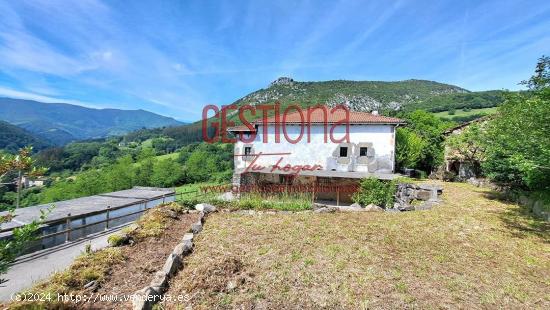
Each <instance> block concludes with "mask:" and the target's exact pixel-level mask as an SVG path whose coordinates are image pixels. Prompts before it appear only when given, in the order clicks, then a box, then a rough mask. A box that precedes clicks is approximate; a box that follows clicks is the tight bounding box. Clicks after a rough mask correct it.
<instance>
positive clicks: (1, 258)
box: [0, 207, 53, 285]
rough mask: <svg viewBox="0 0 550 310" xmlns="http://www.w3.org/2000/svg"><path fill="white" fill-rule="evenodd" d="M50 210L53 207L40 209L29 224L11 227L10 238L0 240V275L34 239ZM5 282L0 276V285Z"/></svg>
mask: <svg viewBox="0 0 550 310" xmlns="http://www.w3.org/2000/svg"><path fill="white" fill-rule="evenodd" d="M52 210H53V207H50V208H48V209H45V210H44V209H42V210H40V217H39V218H38V219H36V220H34V221H33V222H32V223H30V224H27V225H24V226H21V227H17V228H15V229H13V231H12V233H13V235H12V237H11V238H10V239H3V240H0V276H1V275H3V274H5V273H6V272H7V271H8V268H9V265H10V264H11V263H12V262H13V261H14V260H15V258H16V257H17V256H18V255H19V254H21V252H23V251H24V250H25V249H26V248H27V246H28V244H29V242H31V241H33V240H35V238H36V233H37V232H38V230H39V229H40V225H42V223H43V222H44V221H45V220H46V217H47V216H48V215H49V214H50V212H51V211H52ZM9 217H13V214H10V215H9ZM3 221H4V219H1V220H0V223H1V222H3ZM5 282H7V280H6V279H2V278H0V285H1V284H3V283H5Z"/></svg>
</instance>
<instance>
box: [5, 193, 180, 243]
mask: <svg viewBox="0 0 550 310" xmlns="http://www.w3.org/2000/svg"><path fill="white" fill-rule="evenodd" d="M175 195H176V194H175V193H172V194H165V195H162V196H158V197H155V198H149V199H143V200H140V201H138V202H134V203H129V204H125V205H121V206H116V207H111V206H108V207H107V208H106V209H103V210H97V211H93V212H89V213H85V214H79V215H71V214H70V213H68V214H67V216H66V217H64V218H62V219H56V220H51V221H47V222H45V223H44V224H42V225H41V227H40V229H41V232H42V233H43V234H41V235H39V236H37V237H36V239H35V241H34V242H33V245H32V246H29V248H28V249H27V251H26V253H30V252H33V251H35V250H38V249H45V248H49V247H52V246H55V245H59V244H62V243H63V242H69V241H74V240H78V239H80V238H82V237H85V236H88V235H91V234H95V233H99V232H102V231H106V230H109V229H112V228H114V227H115V226H120V225H124V224H127V223H130V222H132V221H134V220H135V218H132V219H130V217H132V216H137V215H139V214H142V213H144V212H145V211H147V210H149V209H151V208H153V207H155V206H157V205H159V204H161V203H165V202H167V201H173V200H175V198H176V197H175ZM169 198H174V199H173V200H170V199H169ZM155 201H156V202H158V203H155V204H154V205H151V204H150V203H151V202H155ZM148 203H149V204H150V206H147V204H148ZM142 206H143V207H142ZM132 207H137V208H139V210H136V211H131V212H128V213H122V214H118V215H115V216H113V213H115V212H116V211H119V210H120V211H123V209H125V208H132ZM120 211H119V212H120ZM93 217H100V218H102V219H97V220H93V222H91V223H86V221H87V219H89V218H93ZM124 218H129V220H128V221H122V223H119V224H118V225H114V226H113V223H116V222H117V221H118V222H121V221H120V220H121V219H124ZM136 218H137V217H136ZM79 220H80V221H81V222H82V224H80V225H74V222H75V221H79ZM101 224H103V225H104V226H103V229H102V228H101V227H98V228H97V229H91V231H90V232H85V231H84V232H83V233H81V236H79V237H77V238H73V237H74V235H75V232H76V231H83V230H84V229H86V228H90V227H92V226H98V225H101ZM59 228H61V230H59V231H55V232H52V233H45V234H44V232H47V231H48V230H52V229H54V230H57V229H59ZM4 231H10V229H5V230H4ZM61 235H65V238H63V239H61V240H59V239H56V237H58V236H61ZM48 239H50V240H49V241H50V242H46V241H48ZM48 243H51V244H48Z"/></svg>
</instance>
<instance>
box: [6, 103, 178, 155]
mask: <svg viewBox="0 0 550 310" xmlns="http://www.w3.org/2000/svg"><path fill="white" fill-rule="evenodd" d="M0 115H1V118H2V120H4V121H7V122H9V123H12V124H20V127H23V128H25V129H26V130H28V131H30V132H32V133H34V134H36V135H39V136H42V137H44V138H46V139H48V140H50V141H52V142H53V143H55V144H59V145H63V144H66V143H68V142H71V141H74V140H83V139H92V138H101V137H107V136H111V135H122V134H124V133H126V132H129V131H132V130H137V129H140V128H155V127H164V126H174V125H181V123H180V122H178V121H176V120H174V119H173V118H169V117H165V116H160V115H157V114H154V113H151V112H147V111H143V110H134V111H126V110H117V109H102V110H98V109H90V108H85V107H81V106H76V105H70V104H64V103H44V102H37V101H32V100H22V99H10V98H0Z"/></svg>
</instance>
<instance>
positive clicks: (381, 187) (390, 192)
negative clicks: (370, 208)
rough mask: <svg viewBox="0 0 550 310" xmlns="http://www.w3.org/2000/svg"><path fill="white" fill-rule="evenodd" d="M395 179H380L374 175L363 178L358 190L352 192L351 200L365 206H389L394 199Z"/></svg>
mask: <svg viewBox="0 0 550 310" xmlns="http://www.w3.org/2000/svg"><path fill="white" fill-rule="evenodd" d="M396 185H397V181H396V180H393V181H382V180H379V179H377V178H375V177H370V178H366V179H363V180H362V181H361V184H360V186H359V191H358V192H356V193H355V194H353V197H352V199H353V201H354V202H356V203H358V204H360V205H362V206H366V205H369V204H375V205H377V206H381V207H386V208H391V207H392V206H393V203H394V201H395V192H396V189H397V188H396Z"/></svg>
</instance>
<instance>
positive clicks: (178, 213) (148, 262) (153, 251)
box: [9, 203, 198, 309]
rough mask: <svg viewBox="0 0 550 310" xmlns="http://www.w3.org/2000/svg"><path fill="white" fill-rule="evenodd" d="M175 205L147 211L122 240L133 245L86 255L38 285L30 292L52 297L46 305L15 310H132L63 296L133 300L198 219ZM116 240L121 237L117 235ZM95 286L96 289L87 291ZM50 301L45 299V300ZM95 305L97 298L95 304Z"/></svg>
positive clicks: (21, 306)
mask: <svg viewBox="0 0 550 310" xmlns="http://www.w3.org/2000/svg"><path fill="white" fill-rule="evenodd" d="M182 212H183V209H182V208H181V207H180V206H179V205H178V204H176V203H171V204H167V205H164V206H159V207H156V208H154V209H151V210H149V211H147V212H146V213H145V214H144V215H143V216H142V217H141V218H140V219H139V220H138V221H137V222H136V224H137V225H134V228H133V229H124V230H123V232H121V233H119V234H118V235H124V236H126V237H124V238H128V236H130V238H131V240H132V242H131V244H126V245H122V243H120V244H119V246H117V247H109V248H105V249H102V250H99V251H97V252H92V253H84V254H83V255H82V256H80V257H79V258H77V259H76V260H75V261H74V262H73V264H72V265H71V266H70V267H69V268H67V269H66V270H64V271H62V272H58V273H55V274H53V275H52V276H51V277H50V278H49V279H48V280H46V281H44V282H42V283H40V284H38V285H36V286H35V287H33V288H32V289H30V290H29V291H28V292H26V293H31V294H38V295H37V296H45V297H49V298H48V299H49V300H47V299H46V301H45V302H33V303H31V302H20V303H12V304H10V305H9V307H10V309H81V308H86V309H128V308H131V304H130V302H127V303H123V302H117V301H101V302H95V303H92V302H88V303H87V302H83V301H81V302H79V303H74V302H63V301H62V300H61V301H58V298H57V297H58V294H61V295H65V294H66V295H70V294H72V295H79V296H85V295H86V296H90V295H91V294H95V295H94V296H98V295H110V296H113V295H117V296H129V295H131V294H133V293H134V292H135V291H137V290H138V289H141V288H143V287H144V286H146V285H148V284H149V282H150V281H151V279H152V275H153V274H154V273H155V272H156V271H158V270H160V269H161V268H162V266H163V264H164V262H165V260H166V257H167V256H168V255H169V254H170V253H171V252H172V250H173V249H174V247H175V246H176V244H178V243H179V242H181V238H182V237H183V235H184V234H185V233H186V232H187V231H188V230H189V229H190V227H191V225H192V223H194V222H196V221H197V220H198V214H182ZM114 236H117V235H114ZM92 281H95V284H93V285H91V286H90V287H86V288H85V286H86V285H87V284H88V285H90V283H91V282H92ZM42 299H45V298H42ZM92 300H93V299H92Z"/></svg>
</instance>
